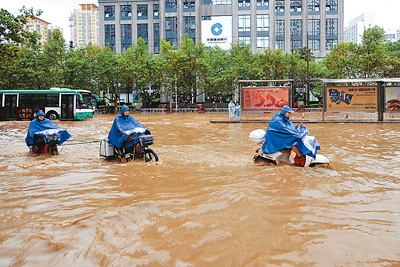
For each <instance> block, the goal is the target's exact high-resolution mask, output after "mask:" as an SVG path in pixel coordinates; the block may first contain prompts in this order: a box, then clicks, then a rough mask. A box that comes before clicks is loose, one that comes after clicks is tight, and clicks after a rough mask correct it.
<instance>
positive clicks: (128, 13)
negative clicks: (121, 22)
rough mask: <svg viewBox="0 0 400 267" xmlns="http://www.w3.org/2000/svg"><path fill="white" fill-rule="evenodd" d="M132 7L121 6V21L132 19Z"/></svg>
mask: <svg viewBox="0 0 400 267" xmlns="http://www.w3.org/2000/svg"><path fill="white" fill-rule="evenodd" d="M131 17H132V6H130V5H129V6H121V19H131Z"/></svg>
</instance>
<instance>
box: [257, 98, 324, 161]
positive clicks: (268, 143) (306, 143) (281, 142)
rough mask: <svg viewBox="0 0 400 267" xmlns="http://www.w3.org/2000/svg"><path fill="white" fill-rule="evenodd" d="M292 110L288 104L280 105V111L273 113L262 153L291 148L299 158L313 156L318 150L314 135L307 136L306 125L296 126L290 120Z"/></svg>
mask: <svg viewBox="0 0 400 267" xmlns="http://www.w3.org/2000/svg"><path fill="white" fill-rule="evenodd" d="M291 113H293V110H292V109H291V108H289V106H287V105H285V106H283V107H282V109H281V111H280V113H277V114H275V115H274V116H273V117H272V119H271V121H270V122H269V125H268V128H267V132H266V133H265V143H264V144H263V146H262V150H263V153H265V154H270V153H274V152H277V151H279V150H282V149H285V148H291V149H293V151H294V152H295V153H296V154H297V156H298V157H299V158H303V155H309V156H310V157H313V158H315V156H316V154H317V150H319V149H320V148H319V144H318V141H317V140H316V139H315V137H312V136H308V135H309V132H308V130H307V128H306V127H296V125H294V124H293V123H292V122H291V121H290V120H289V118H290V114H291Z"/></svg>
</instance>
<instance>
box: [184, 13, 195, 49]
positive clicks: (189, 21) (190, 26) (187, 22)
mask: <svg viewBox="0 0 400 267" xmlns="http://www.w3.org/2000/svg"><path fill="white" fill-rule="evenodd" d="M183 27H184V29H185V33H187V34H188V35H189V37H190V38H192V40H193V42H195V43H196V17H183Z"/></svg>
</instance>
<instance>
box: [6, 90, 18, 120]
mask: <svg viewBox="0 0 400 267" xmlns="http://www.w3.org/2000/svg"><path fill="white" fill-rule="evenodd" d="M4 96H5V99H4V100H5V103H4V104H5V105H4V107H5V119H6V120H15V119H17V95H9V94H5V95H4Z"/></svg>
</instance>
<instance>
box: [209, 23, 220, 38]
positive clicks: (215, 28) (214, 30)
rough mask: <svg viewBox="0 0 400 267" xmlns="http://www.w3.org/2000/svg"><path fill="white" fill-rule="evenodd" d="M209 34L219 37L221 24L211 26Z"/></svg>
mask: <svg viewBox="0 0 400 267" xmlns="http://www.w3.org/2000/svg"><path fill="white" fill-rule="evenodd" d="M211 32H212V34H214V35H217V36H218V35H220V34H221V33H222V25H221V23H215V24H214V25H212V26H211Z"/></svg>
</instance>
